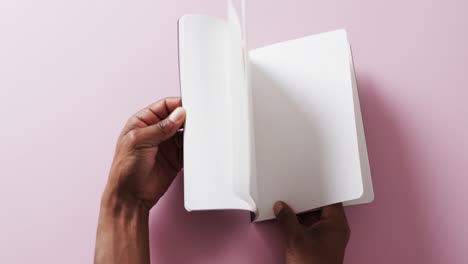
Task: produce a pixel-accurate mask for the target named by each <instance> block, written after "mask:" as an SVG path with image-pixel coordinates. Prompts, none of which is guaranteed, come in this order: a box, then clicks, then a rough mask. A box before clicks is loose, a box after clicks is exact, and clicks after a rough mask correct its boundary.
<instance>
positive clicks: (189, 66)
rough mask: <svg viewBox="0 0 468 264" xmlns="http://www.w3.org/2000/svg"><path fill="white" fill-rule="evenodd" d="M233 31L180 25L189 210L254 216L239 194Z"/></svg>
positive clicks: (192, 21)
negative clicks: (245, 212)
mask: <svg viewBox="0 0 468 264" xmlns="http://www.w3.org/2000/svg"><path fill="white" fill-rule="evenodd" d="M230 41H231V32H230V29H229V25H228V23H227V22H226V21H224V20H222V19H218V18H213V17H209V16H184V17H182V18H181V19H180V20H179V60H180V84H181V94H182V100H183V106H184V107H185V109H186V112H187V118H186V123H185V134H184V197H185V198H184V199H185V202H184V203H185V208H186V209H187V210H189V211H190V210H213V209H244V210H251V211H254V210H255V208H254V207H253V206H254V205H252V202H249V201H248V200H246V199H245V198H243V197H240V196H239V194H238V193H237V192H236V191H235V187H234V185H235V181H236V179H237V178H235V177H237V176H238V175H236V171H237V169H235V167H234V165H235V162H236V165H238V164H237V163H238V160H239V159H235V156H234V155H235V147H234V146H235V145H236V142H235V141H234V140H236V138H237V137H236V134H235V133H233V132H235V131H234V126H233V124H234V123H233V112H232V110H233V100H232V99H233V94H232V91H233V90H232V89H233V87H232V85H231V83H232V82H233V80H232V75H231V72H232V69H233V66H232V60H231V59H230ZM236 129H238V128H236Z"/></svg>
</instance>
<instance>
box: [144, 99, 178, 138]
mask: <svg viewBox="0 0 468 264" xmlns="http://www.w3.org/2000/svg"><path fill="white" fill-rule="evenodd" d="M184 121H185V109H184V108H183V107H177V108H176V109H175V110H174V111H172V113H170V114H169V116H168V117H166V119H164V120H161V121H159V122H158V123H156V124H155V125H152V126H147V127H145V128H142V129H141V131H140V136H141V139H140V142H141V143H143V144H151V145H152V146H157V145H159V144H160V143H161V142H163V141H165V140H167V139H169V138H171V137H172V136H174V135H175V134H176V132H177V130H179V128H180V127H181V126H182V124H183V123H184Z"/></svg>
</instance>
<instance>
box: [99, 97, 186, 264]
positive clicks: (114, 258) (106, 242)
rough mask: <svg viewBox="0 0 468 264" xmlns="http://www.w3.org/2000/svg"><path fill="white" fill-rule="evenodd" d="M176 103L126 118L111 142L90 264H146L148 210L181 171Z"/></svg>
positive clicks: (162, 103)
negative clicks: (113, 148) (111, 158)
mask: <svg viewBox="0 0 468 264" xmlns="http://www.w3.org/2000/svg"><path fill="white" fill-rule="evenodd" d="M180 106H181V100H180V98H166V99H163V100H160V101H158V102H156V103H154V104H152V105H150V106H148V107H146V108H144V109H143V110H141V111H139V112H138V113H136V114H135V115H134V116H132V117H131V118H130V120H129V121H128V122H127V124H126V125H125V127H124V129H123V131H122V133H121V134H120V136H119V139H118V142H117V149H116V152H115V156H114V162H113V163H112V167H111V171H110V175H109V180H108V182H107V186H106V189H105V191H104V194H103V197H102V201H101V210H100V213H99V222H98V229H97V234H96V251H95V256H94V263H95V264H108V263H109V264H110V263H138V264H149V263H150V256H149V238H148V236H149V235H148V232H149V229H148V218H149V210H150V209H151V207H153V206H154V205H155V204H156V202H157V201H158V200H159V198H161V196H162V195H163V194H164V193H165V192H166V190H167V189H168V188H169V186H170V185H171V183H172V181H173V180H174V178H175V177H176V175H177V173H178V172H179V171H180V170H181V168H182V135H181V134H178V132H177V130H178V129H179V128H180V127H181V126H182V125H183V123H184V121H185V110H184V109H183V108H182V107H180Z"/></svg>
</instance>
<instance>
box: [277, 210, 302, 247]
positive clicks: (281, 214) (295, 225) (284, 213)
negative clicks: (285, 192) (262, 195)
mask: <svg viewBox="0 0 468 264" xmlns="http://www.w3.org/2000/svg"><path fill="white" fill-rule="evenodd" d="M273 211H274V213H275V215H276V219H277V220H278V222H279V223H280V225H281V227H282V228H283V230H284V232H285V233H286V235H287V236H288V237H289V238H291V237H293V236H296V235H298V234H299V232H300V231H301V229H302V226H301V224H300V223H299V220H298V219H297V216H296V214H295V213H294V211H293V210H292V209H291V208H290V207H289V206H288V205H287V204H286V203H285V202H282V201H278V202H276V203H275V205H274V206H273Z"/></svg>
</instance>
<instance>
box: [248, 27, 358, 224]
mask: <svg viewBox="0 0 468 264" xmlns="http://www.w3.org/2000/svg"><path fill="white" fill-rule="evenodd" d="M349 58H350V54H349V44H348V41H347V37H346V32H345V31H344V30H340V31H334V32H329V33H324V34H319V35H315V36H309V37H305V38H301V39H297V40H291V41H287V42H282V43H278V44H274V45H271V46H267V47H263V48H260V49H256V50H253V51H251V52H250V78H251V88H252V89H253V105H254V108H253V110H254V123H255V152H256V154H255V158H256V173H257V197H256V200H255V201H256V203H257V208H258V212H259V215H258V216H257V219H256V220H257V221H260V220H265V219H270V218H273V217H274V215H273V211H272V206H273V203H274V202H275V201H277V200H283V201H285V202H287V203H289V204H290V205H291V207H292V208H293V209H294V210H295V211H296V212H303V211H308V210H311V209H316V208H319V207H322V206H324V205H328V204H332V203H337V202H343V201H348V200H353V199H357V198H359V197H361V196H362V194H363V180H362V170H361V163H360V151H359V148H358V135H357V128H356V118H355V110H354V109H355V106H354V101H353V96H354V95H353V82H352V74H351V68H350V60H349Z"/></svg>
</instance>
